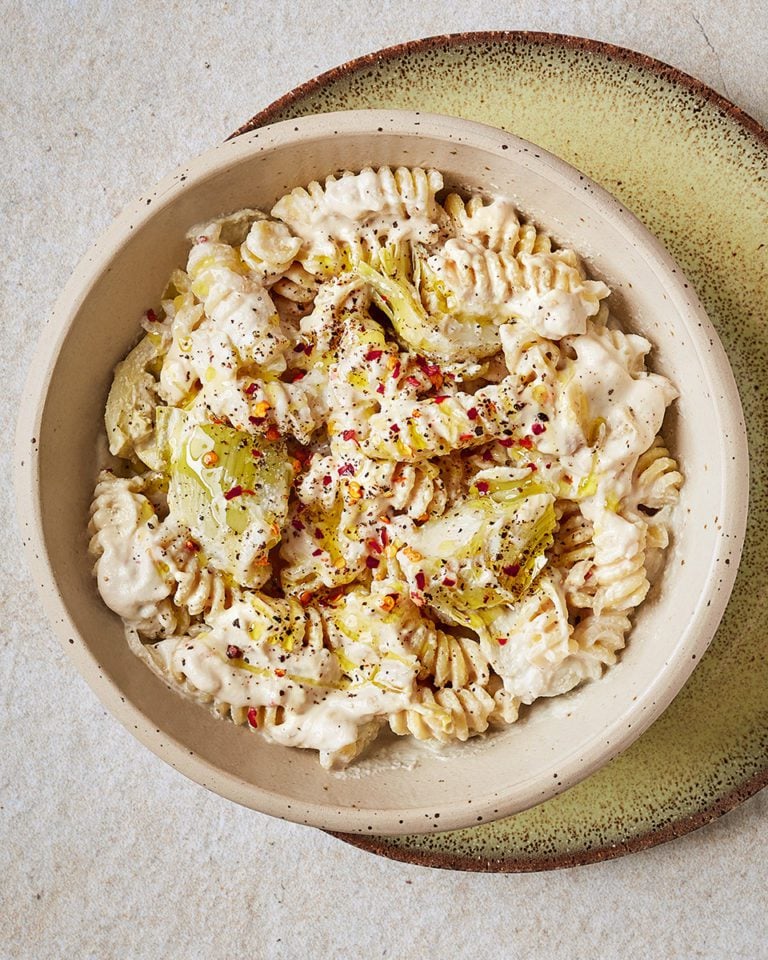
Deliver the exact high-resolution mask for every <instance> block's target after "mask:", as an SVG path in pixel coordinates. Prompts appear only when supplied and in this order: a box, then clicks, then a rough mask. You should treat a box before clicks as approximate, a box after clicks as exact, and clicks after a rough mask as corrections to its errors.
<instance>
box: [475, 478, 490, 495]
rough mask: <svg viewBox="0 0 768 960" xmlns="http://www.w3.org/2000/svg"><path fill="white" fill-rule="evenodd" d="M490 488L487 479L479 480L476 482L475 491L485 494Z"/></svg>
mask: <svg viewBox="0 0 768 960" xmlns="http://www.w3.org/2000/svg"><path fill="white" fill-rule="evenodd" d="M489 490H490V487H489V486H488V481H487V480H479V481H478V484H477V492H478V493H480V494H486V493H488V491H489Z"/></svg>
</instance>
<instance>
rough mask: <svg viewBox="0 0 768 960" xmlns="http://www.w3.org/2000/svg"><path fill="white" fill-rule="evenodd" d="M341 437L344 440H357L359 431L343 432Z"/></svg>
mask: <svg viewBox="0 0 768 960" xmlns="http://www.w3.org/2000/svg"><path fill="white" fill-rule="evenodd" d="M341 436H342V439H343V440H357V430H343V431H342V434H341Z"/></svg>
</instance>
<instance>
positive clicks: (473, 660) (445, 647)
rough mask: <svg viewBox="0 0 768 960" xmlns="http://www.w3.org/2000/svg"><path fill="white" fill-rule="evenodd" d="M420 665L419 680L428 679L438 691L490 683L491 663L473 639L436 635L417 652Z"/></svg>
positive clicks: (442, 632)
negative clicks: (489, 665)
mask: <svg viewBox="0 0 768 960" xmlns="http://www.w3.org/2000/svg"><path fill="white" fill-rule="evenodd" d="M418 657H419V661H420V662H421V671H420V673H419V678H420V679H421V680H422V681H424V680H427V679H429V681H430V683H432V684H433V685H434V686H435V687H448V686H450V687H453V689H454V690H457V689H460V688H462V687H466V686H469V684H471V683H478V684H480V685H481V686H485V685H486V684H487V683H488V661H487V660H486V658H485V657H484V656H483V653H482V651H481V649H480V644H479V643H478V641H477V640H473V639H472V638H471V637H454V636H451V634H448V633H445V632H444V631H442V630H437V631H435V633H434V635H430V636H429V637H428V638H427V642H426V643H425V644H424V646H423V647H422V648H421V649H420V650H419V652H418Z"/></svg>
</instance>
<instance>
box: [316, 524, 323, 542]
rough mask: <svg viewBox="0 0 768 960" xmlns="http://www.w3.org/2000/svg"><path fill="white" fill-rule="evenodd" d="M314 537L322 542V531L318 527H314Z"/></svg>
mask: <svg viewBox="0 0 768 960" xmlns="http://www.w3.org/2000/svg"><path fill="white" fill-rule="evenodd" d="M315 537H316V538H317V539H318V540H322V539H323V531H322V530H321V529H320V527H315Z"/></svg>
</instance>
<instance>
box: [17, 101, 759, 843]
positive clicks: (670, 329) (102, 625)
mask: <svg viewBox="0 0 768 960" xmlns="http://www.w3.org/2000/svg"><path fill="white" fill-rule="evenodd" d="M382 164H388V165H390V166H395V165H408V166H415V165H429V166H434V167H437V168H438V169H440V170H441V171H442V172H443V173H444V175H445V178H446V181H447V183H448V185H450V186H459V187H462V186H465V187H471V188H477V189H481V190H484V191H487V192H491V193H498V194H503V195H506V196H509V197H511V198H512V199H513V200H515V201H516V202H517V204H518V206H519V207H520V209H521V210H522V211H523V212H524V213H526V214H527V215H529V216H531V217H533V218H534V219H535V220H536V221H537V223H538V224H539V225H540V226H542V227H543V228H545V229H546V230H548V231H549V232H550V233H551V234H552V235H553V236H554V238H555V239H556V240H558V241H560V242H561V243H566V242H567V243H568V244H569V245H572V246H573V247H574V248H575V249H576V250H577V251H578V252H580V253H581V254H582V255H583V256H584V257H585V258H586V260H587V263H588V266H589V269H590V271H591V272H592V274H593V275H595V276H597V277H600V278H603V279H605V280H606V281H607V282H608V283H609V285H610V286H611V287H612V289H613V291H614V293H613V296H612V298H611V303H612V305H613V309H614V310H615V311H616V312H617V313H618V314H619V315H620V316H621V317H622V318H623V319H624V321H625V323H626V324H627V325H628V326H629V327H630V328H631V329H633V330H635V331H637V332H639V333H642V334H644V335H646V336H647V337H648V338H649V339H650V340H651V341H652V343H653V344H654V347H655V349H654V351H653V353H652V355H651V366H652V367H653V368H654V369H655V370H657V371H659V372H661V373H664V374H666V375H667V376H669V377H670V378H671V379H672V380H673V382H674V383H675V384H676V385H677V387H678V388H679V390H680V399H679V400H678V401H677V402H676V403H675V404H674V406H673V408H672V410H671V412H670V413H669V414H668V418H667V421H666V426H665V433H666V434H667V437H668V439H669V440H670V442H671V446H672V448H673V450H674V452H675V454H676V455H677V456H678V458H679V460H680V463H681V466H682V470H683V473H684V475H685V485H684V487H683V491H682V498H681V502H680V506H679V509H678V513H677V518H678V525H677V529H676V535H675V538H674V544H673V546H672V548H671V550H670V553H669V555H668V560H667V564H666V568H665V570H664V573H663V576H662V577H661V578H660V581H659V582H658V583H656V584H655V585H654V588H653V591H652V593H651V595H650V597H649V599H648V601H647V602H646V603H645V604H644V605H643V607H642V608H641V609H640V612H639V614H638V616H637V618H636V624H635V627H634V629H633V631H632V633H631V634H630V640H629V644H628V646H627V649H626V650H625V651H624V653H623V655H622V658H621V662H620V663H619V664H618V665H617V666H616V667H614V668H612V669H610V670H609V671H608V672H607V674H606V675H605V677H604V678H603V679H602V680H600V681H599V682H594V683H590V684H587V685H586V686H584V687H583V688H581V689H579V690H578V691H576V692H574V693H572V694H570V695H568V696H567V697H562V698H556V699H555V700H552V701H549V702H544V701H542V702H538V703H537V704H535V705H534V706H533V708H532V709H531V710H530V711H529V712H528V715H527V717H526V718H525V719H523V720H522V721H521V722H519V723H518V724H516V725H514V726H513V727H511V728H509V730H506V731H504V732H503V733H501V734H497V735H494V736H491V737H487V738H485V739H478V740H477V741H472V742H470V743H469V744H466V745H459V746H457V747H451V748H450V749H449V750H448V751H447V752H445V753H441V752H436V751H428V750H427V751H422V752H421V753H420V754H419V758H418V762H417V763H416V764H415V765H413V763H412V762H410V761H411V759H412V757H413V748H412V747H410V746H409V745H407V744H405V743H404V742H401V743H402V745H400V744H398V747H396V748H394V749H395V754H396V756H395V760H394V762H389V761H388V762H386V763H384V762H376V761H375V760H373V761H368V762H363V763H362V764H361V765H360V766H359V767H358V768H357V769H356V772H355V773H354V775H349V774H346V775H341V776H340V775H335V774H332V773H328V772H325V771H323V770H322V769H321V768H320V766H319V765H318V762H317V757H316V755H315V754H314V753H313V752H310V751H299V750H289V749H286V748H283V747H277V746H272V745H269V744H267V743H266V742H265V741H264V740H262V738H261V737H259V736H255V735H253V734H252V733H251V732H250V731H249V730H248V729H243V728H237V727H235V726H234V725H232V724H231V723H226V722H222V721H220V720H216V719H214V718H213V717H212V716H211V715H210V714H209V713H208V712H207V711H206V710H205V709H204V708H202V707H200V706H198V705H196V704H194V703H191V702H189V701H186V700H183V699H182V698H181V697H179V696H178V695H176V694H175V693H174V692H172V691H171V690H170V689H169V688H167V687H166V686H165V685H164V684H163V683H162V682H161V681H160V680H158V679H156V678H155V677H154V676H153V675H152V674H151V673H150V672H149V671H148V670H147V668H146V667H145V666H144V665H143V663H141V662H140V661H139V660H138V659H137V658H135V657H134V656H133V654H132V653H131V652H130V651H129V649H128V646H127V644H126V643H125V640H124V638H123V632H122V625H121V623H120V621H119V619H118V618H117V617H116V616H115V615H114V614H112V613H110V611H109V610H108V609H107V608H106V607H105V606H104V604H103V603H102V602H101V600H100V598H99V595H98V593H97V591H96V587H95V584H94V581H93V579H92V577H91V560H90V559H89V557H88V554H87V536H86V532H85V529H86V524H87V517H88V506H89V503H90V499H91V494H92V490H93V485H94V478H95V474H96V470H97V467H98V466H99V463H98V451H99V449H100V448H101V449H103V448H102V447H101V446H100V437H101V435H102V432H103V420H102V415H103V410H104V403H105V399H106V395H107V391H108V388H109V384H110V381H111V374H112V369H113V367H114V365H115V364H116V363H117V362H118V360H120V359H121V358H122V357H123V356H124V354H125V353H126V352H127V350H128V349H129V347H130V346H131V345H132V343H133V342H134V341H135V339H136V337H137V333H138V326H137V320H138V317H139V315H140V314H141V313H142V311H144V310H145V309H146V308H147V307H148V306H150V305H151V304H153V303H156V301H157V299H158V295H159V293H160V292H161V291H162V289H163V286H164V284H165V281H166V279H167V276H168V274H169V273H170V271H171V269H172V268H173V267H175V266H178V265H181V264H183V262H184V260H185V253H186V248H187V244H186V242H185V240H184V234H185V232H186V230H187V228H188V227H189V226H190V225H191V224H194V223H196V222H199V221H201V220H204V219H206V218H209V217H213V216H215V215H217V214H220V213H222V212H227V211H232V210H236V209H238V208H241V207H245V206H251V207H253V206H258V207H264V208H269V207H270V205H271V204H272V203H273V202H274V200H276V199H277V197H279V196H280V195H281V194H283V193H285V192H286V191H287V190H289V189H290V188H292V187H294V186H297V185H301V184H305V183H307V182H308V181H310V180H312V179H320V178H322V177H325V176H326V175H328V174H329V173H332V172H334V171H337V170H339V169H342V168H348V169H353V170H355V169H359V168H361V167H363V166H367V165H372V166H378V165H382ZM747 474H748V459H747V447H746V439H745V431H744V424H743V418H742V413H741V406H740V403H739V398H738V393H737V390H736V386H735V384H734V381H733V376H732V373H731V370H730V367H729V366H728V361H727V359H726V356H725V353H724V351H723V349H722V346H721V345H720V342H719V340H718V338H717V335H716V333H715V331H714V329H713V327H712V325H711V324H710V323H709V321H708V319H707V317H706V315H705V314H704V311H703V310H702V308H701V305H700V304H699V302H698V300H697V299H696V296H695V294H694V292H693V290H692V289H691V288H690V287H689V285H688V284H687V283H686V280H685V277H684V276H683V275H682V273H681V271H680V269H679V268H678V267H677V265H676V264H675V262H674V261H673V260H672V259H671V257H670V256H669V254H667V253H666V251H665V250H664V249H663V247H662V246H661V244H660V243H659V242H658V241H657V240H655V239H654V237H653V236H652V235H651V234H650V233H649V232H648V231H647V230H646V229H645V228H644V227H643V226H642V225H641V224H640V223H639V222H638V221H637V220H636V219H635V217H634V216H633V215H632V214H630V213H629V212H628V211H626V210H625V209H623V208H622V206H621V205H620V204H619V203H618V202H617V201H616V200H615V199H613V198H612V197H611V196H610V195H609V194H608V193H606V192H605V191H604V190H603V189H601V188H600V187H599V186H597V184H595V183H593V182H592V181H590V180H589V179H588V178H587V177H585V176H582V175H581V174H579V172H578V171H577V170H575V169H573V168H572V167H570V166H568V165H567V164H565V163H563V162H562V161H561V160H558V159H557V158H555V157H553V156H552V155H550V154H548V153H546V152H545V151H544V150H541V149H540V148H538V147H536V146H534V145H533V144H530V143H528V142H526V141H523V140H519V139H517V138H516V137H513V136H511V135H509V134H506V133H503V132H501V131H499V130H496V129H493V128H491V127H487V126H483V125H481V124H477V123H470V122H468V121H464V120H458V119H454V118H449V117H439V116H431V115H423V114H422V115H419V114H416V113H408V112H397V111H359V112H357V111H355V112H348V113H334V114H326V115H322V116H314V117H307V118H304V119H300V120H296V121H293V120H292V121H286V122H285V123H279V124H276V125H274V126H271V127H267V128H265V129H262V130H259V131H257V132H254V133H250V134H246V135H244V136H242V137H239V138H238V139H236V140H232V141H229V142H227V143H225V144H223V145H222V146H220V147H217V148H216V149H214V150H211V151H209V152H208V153H206V154H204V155H203V156H201V157H198V158H197V159H195V160H193V161H191V162H190V163H189V164H188V165H187V166H185V167H184V168H182V169H180V170H178V171H177V172H176V173H174V174H173V175H171V176H169V177H167V178H166V179H165V180H163V181H162V182H161V183H160V184H158V186H157V187H156V188H155V189H154V190H152V191H151V192H149V193H148V194H147V195H146V196H145V197H142V198H141V199H140V200H138V201H137V202H136V203H134V204H132V205H131V206H129V207H128V208H127V209H126V210H125V211H124V212H123V213H122V214H121V215H120V216H119V217H118V219H117V220H116V221H115V223H114V224H113V225H112V226H111V227H110V229H109V230H108V231H107V232H106V234H105V235H104V236H103V237H101V238H100V239H99V240H98V241H97V242H96V244H95V245H94V246H93V247H92V248H91V249H90V250H89V252H88V253H87V254H86V256H85V257H84V259H83V260H82V262H81V263H80V264H79V266H78V267H77V269H76V270H75V272H74V274H73V276H72V278H71V279H70V281H69V283H68V284H67V286H66V288H65V290H64V292H63V293H62V295H61V297H60V298H59V301H58V303H57V305H56V308H55V310H54V314H53V318H52V320H51V322H50V323H49V324H48V326H47V327H46V329H45V332H44V334H43V336H42V338H41V342H40V345H39V348H38V351H37V354H36V357H35V359H34V361H33V364H32V368H31V373H30V377H29V381H28V386H27V391H26V394H25V403H24V407H23V409H22V411H21V415H20V419H19V427H18V439H17V491H18V501H19V511H20V518H21V524H22V533H23V538H24V542H25V546H26V550H27V559H28V562H29V565H30V568H31V572H32V576H33V579H34V580H35V583H36V585H37V587H38V589H39V590H40V594H41V598H42V601H43V603H44V605H45V608H46V610H47V612H48V614H49V616H50V618H51V620H52V622H53V624H54V626H55V628H56V632H57V633H58V634H59V636H60V637H61V639H62V640H63V642H64V644H65V647H66V649H67V650H68V651H69V652H70V654H71V656H72V659H73V661H74V663H75V665H76V666H77V668H78V669H79V670H80V672H81V673H82V674H83V676H84V677H85V679H86V680H87V681H88V683H89V684H90V685H91V686H92V687H93V689H94V691H95V692H96V694H97V695H98V696H99V697H100V699H101V700H102V702H103V703H104V704H105V706H107V707H108V708H109V709H110V710H111V711H112V713H114V714H115V716H116V717H117V718H118V719H119V720H120V721H121V722H122V723H123V724H124V725H125V726H126V727H127V728H128V729H129V730H131V731H132V732H133V733H134V734H135V735H136V736H137V737H138V738H139V739H140V740H141V741H142V742H143V743H145V744H146V745H147V746H148V747H150V749H151V750H153V751H154V752H155V753H156V754H157V755H158V756H160V757H162V758H163V759H164V760H166V761H167V762H168V763H170V764H171V765H172V766H174V767H176V768H177V769H178V770H180V771H181V772H182V773H185V774H186V775H187V776H189V777H192V778H193V779H194V780H197V781H198V782H200V783H202V784H203V785H204V786H206V787H208V788H209V789H211V790H214V791H216V792H217V793H220V794H222V795H223V796H225V797H229V798H230V799H232V800H235V801H237V802H238V803H242V804H246V805H247V806H250V807H253V808H254V809H256V810H261V811H263V812H265V813H269V814H272V815H274V816H279V817H284V818H286V819H289V820H295V821H298V822H300V823H309V824H314V825H316V826H320V827H324V828H329V829H334V830H343V831H357V832H361V833H364V832H368V831H371V832H374V833H383V834H385V833H409V832H427V831H435V830H445V829H452V828H458V827H466V826H470V825H472V824H475V823H478V822H480V821H487V820H492V819H495V818H497V817H503V816H506V815H509V814H512V813H515V812H516V811H519V810H522V809H524V808H526V807H529V806H532V805H533V804H536V803H539V802H540V801H542V800H545V799H547V798H548V797H551V796H552V795H553V794H555V793H558V792H559V791H562V790H564V789H566V788H567V787H569V786H571V785H572V784H574V783H576V782H577V781H578V780H580V779H582V778H583V777H585V776H587V775H588V774H590V773H592V772H593V771H594V770H596V769H597V768H598V767H599V766H601V765H602V764H604V763H606V762H607V761H608V760H609V759H610V758H611V757H613V756H614V755H615V754H617V753H618V752H619V751H620V750H623V749H624V748H626V747H627V746H628V745H629V744H630V743H631V742H632V741H633V740H634V739H635V738H636V737H637V736H639V734H640V733H642V732H643V730H645V729H646V728H647V727H648V726H649V724H650V723H651V722H652V721H653V720H654V719H655V718H656V717H658V716H659V714H660V713H661V712H662V711H663V710H664V708H665V707H666V706H667V705H668V704H669V702H670V701H671V700H672V698H673V697H674V696H675V694H676V693H677V691H678V690H679V689H680V687H681V686H682V685H683V683H684V682H685V680H686V678H687V677H688V675H689V674H690V672H691V671H692V670H693V668H694V667H695V666H696V663H697V661H698V660H699V658H700V657H701V655H702V654H703V652H704V650H705V649H706V647H707V645H708V643H709V642H710V640H711V638H712V636H713V634H714V631H715V629H716V627H717V625H718V622H719V620H720V617H721V615H722V613H723V610H724V608H725V604H726V602H727V599H728V596H729V593H730V590H731V586H732V584H733V580H734V578H735V575H736V568H737V566H738V561H739V556H740V551H741V545H742V541H743V535H744V525H745V518H746V509H747ZM398 750H401V752H402V757H400V758H399V759H398V757H397V751H398Z"/></svg>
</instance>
